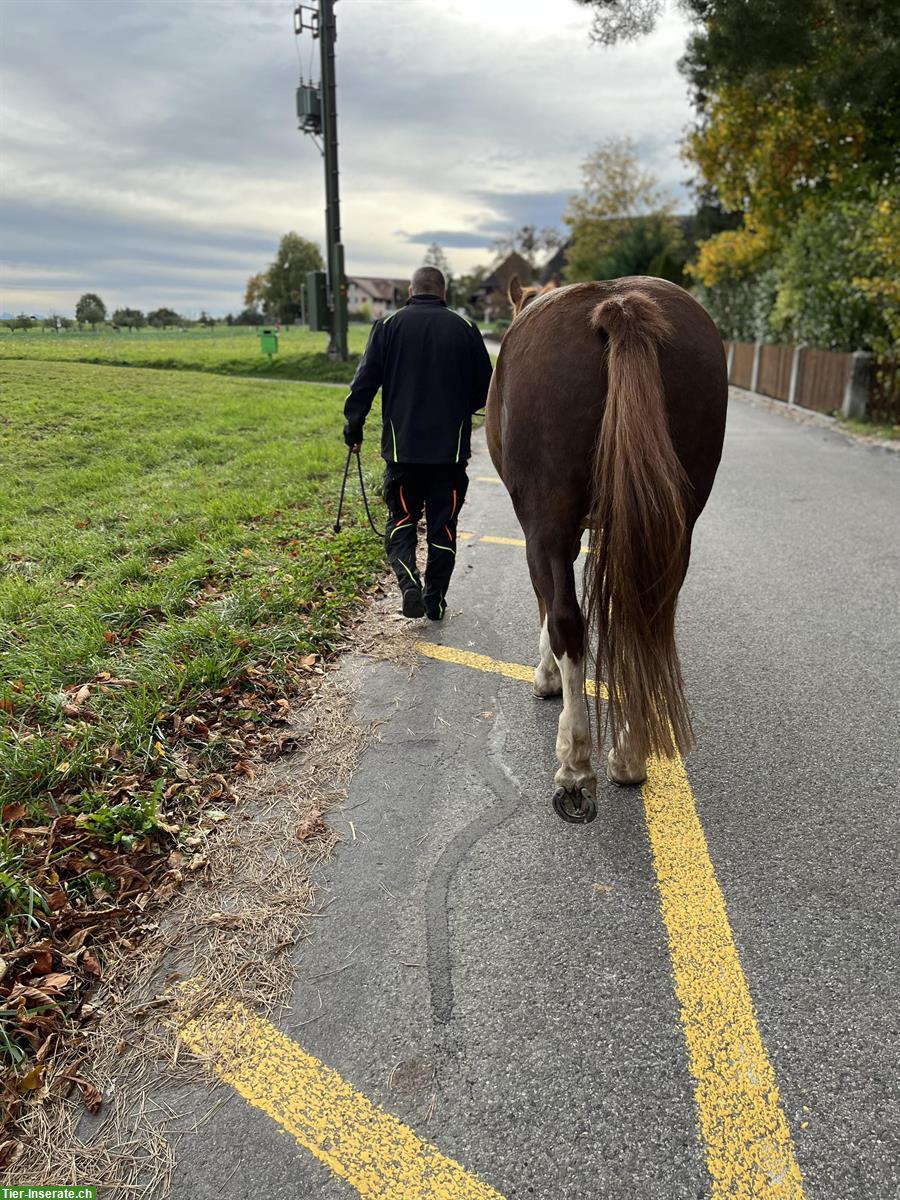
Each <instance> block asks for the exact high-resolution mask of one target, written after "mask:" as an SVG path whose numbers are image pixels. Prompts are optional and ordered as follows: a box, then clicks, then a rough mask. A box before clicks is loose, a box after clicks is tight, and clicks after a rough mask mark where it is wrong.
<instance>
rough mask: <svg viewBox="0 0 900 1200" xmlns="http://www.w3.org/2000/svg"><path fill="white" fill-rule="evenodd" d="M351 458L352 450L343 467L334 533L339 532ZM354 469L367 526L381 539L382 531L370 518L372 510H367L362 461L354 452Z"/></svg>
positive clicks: (367, 498)
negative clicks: (357, 474) (364, 508)
mask: <svg viewBox="0 0 900 1200" xmlns="http://www.w3.org/2000/svg"><path fill="white" fill-rule="evenodd" d="M352 457H353V450H352V449H351V450H348V451H347V462H346V464H345V465H344V478H343V480H342V482H341V498H340V500H339V501H338V510H337V520H336V521H335V523H334V532H335V533H340V532H341V513H342V512H343V511H344V492H345V491H346V490H347V476H348V475H349V474H350V459H351V458H352ZM356 469H357V471H358V472H359V490H360V491H361V492H362V498H363V504H364V505H365V507H366V516H367V517H368V519H369V524H370V525H371V527H372V532H373V533H374V534H375V535H376V537H380V538H383V537H384V530H383V529H379V528H378V526H377V525H376V524H375V521H374V520H373V518H372V510H371V509H370V508H369V497H368V496H367V495H366V485H365V482H364V481H363V470H362V459H361V458H360V457H359V451H357V452H356Z"/></svg>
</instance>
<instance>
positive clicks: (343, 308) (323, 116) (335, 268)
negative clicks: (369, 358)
mask: <svg viewBox="0 0 900 1200" xmlns="http://www.w3.org/2000/svg"><path fill="white" fill-rule="evenodd" d="M334 5H335V0H318V4H317V6H316V7H313V6H311V5H308V4H299V5H298V6H297V7H296V8H295V9H294V33H295V34H297V35H298V36H299V34H301V33H302V32H303V30H304V29H309V30H310V31H311V32H312V36H313V37H314V38H317V39H318V41H319V50H320V76H319V83H318V86H316V85H314V84H313V83H312V82H311V81H310V82H309V83H308V84H307V83H304V81H303V80H302V79H301V81H300V86H299V87H298V88H297V116H298V117H299V119H300V128H301V129H302V130H303V131H304V133H309V134H311V135H312V136H313V139H314V140H315V138H316V136H317V135H318V136H321V138H322V145H321V147H320V150H321V153H322V155H323V157H324V160H325V246H326V265H327V293H326V304H327V309H328V324H327V326H325V325H324V324H323V317H324V315H325V314H324V313H321V312H320V311H319V308H320V305H318V304H317V302H316V296H317V292H318V281H317V280H316V279H315V278H312V277H310V278H309V280H308V285H307V308H308V313H309V320H310V324H311V325H314V327H315V328H317V329H321V328H326V327H327V328H328V330H329V332H330V334H331V337H330V339H329V343H328V353H329V355H330V357H332V358H337V359H340V360H341V361H342V362H346V361H347V357H348V354H347V279H346V276H345V275H344V247H343V244H342V243H341V200H340V175H339V171H338V136H337V81H336V79H335V53H334V44H335V42H336V41H337V27H336V23H335V19H334ZM310 292H311V293H312V294H311V295H310Z"/></svg>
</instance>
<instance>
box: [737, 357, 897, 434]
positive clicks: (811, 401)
mask: <svg viewBox="0 0 900 1200" xmlns="http://www.w3.org/2000/svg"><path fill="white" fill-rule="evenodd" d="M725 353H726V354H727V356H728V365H729V375H728V381H729V383H731V384H733V385H734V386H735V387H739V388H746V389H748V390H750V391H756V392H758V393H759V394H760V395H762V396H771V397H772V398H773V399H775V400H784V401H785V402H786V403H788V404H797V405H799V406H800V407H801V408H808V409H812V410H813V411H814V412H820V413H827V414H828V415H834V414H836V413H843V415H844V416H845V417H856V418H859V417H866V418H867V419H869V420H871V421H878V422H882V423H886V424H898V423H900V361H898V360H897V359H891V358H873V356H872V355H870V354H842V353H837V352H835V351H833V350H817V349H815V348H814V347H812V346H770V345H768V344H766V343H763V342H725Z"/></svg>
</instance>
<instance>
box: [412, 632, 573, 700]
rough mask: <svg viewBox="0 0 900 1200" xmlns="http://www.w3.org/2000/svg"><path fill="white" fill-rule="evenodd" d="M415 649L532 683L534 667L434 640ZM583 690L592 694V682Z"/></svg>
mask: <svg viewBox="0 0 900 1200" xmlns="http://www.w3.org/2000/svg"><path fill="white" fill-rule="evenodd" d="M416 649H417V650H418V651H419V653H420V654H424V655H426V656H427V657H428V658H436V659H438V660H439V661H440V662H448V663H455V664H456V666H458V667H469V668H470V669H471V670H473V671H485V672H487V673H488V674H491V675H505V676H506V677H507V679H520V680H522V682H523V683H534V667H526V666H523V665H522V663H509V662H498V661H497V659H494V658H488V657H487V655H486V654H473V653H472V651H471V650H457V648H456V647H455V646H439V645H438V644H437V643H436V642H416ZM584 690H585V691H586V692H587V694H588V695H589V696H593V694H594V682H593V680H592V679H587V680H585V685H584Z"/></svg>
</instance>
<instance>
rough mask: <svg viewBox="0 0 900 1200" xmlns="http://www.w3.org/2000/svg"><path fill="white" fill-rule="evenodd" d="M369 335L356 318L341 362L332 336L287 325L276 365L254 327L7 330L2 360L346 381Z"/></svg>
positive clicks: (0, 339) (1, 344)
mask: <svg viewBox="0 0 900 1200" xmlns="http://www.w3.org/2000/svg"><path fill="white" fill-rule="evenodd" d="M368 336H369V326H368V325H362V324H360V323H358V322H351V324H350V333H349V345H350V361H349V362H346V363H339V362H332V360H331V359H329V358H328V355H327V354H326V352H325V351H326V348H327V345H328V335H327V334H324V333H313V332H312V331H311V330H308V329H298V328H289V329H283V330H282V331H281V332H280V334H279V347H278V354H277V355H276V356H275V358H274V359H273V361H272V363H271V365H270V364H269V361H268V359H267V357H266V355H265V354H263V353H262V351H261V350H260V348H259V333H258V330H256V329H254V328H252V327H250V326H241V325H237V326H224V325H219V326H216V327H215V328H213V329H192V330H188V331H187V332H185V333H179V332H178V331H177V330H170V331H166V330H155V329H144V330H141V331H140V332H137V333H108V332H99V333H91V332H77V333H58V334H57V333H47V332H44V331H42V330H30V331H29V332H28V333H22V332H18V333H9V332H8V331H7V332H6V333H5V334H4V335H3V336H0V360H3V359H25V360H28V361H30V360H41V361H51V362H55V361H64V362H85V363H99V364H104V365H108V366H128V367H153V368H164V369H166V370H173V371H177V370H184V371H213V372H215V373H216V374H220V375H268V376H273V377H275V378H276V379H303V380H313V381H317V382H318V381H321V382H333V383H345V382H347V381H349V380H350V379H352V377H353V372H354V370H355V369H356V363H357V360H358V358H359V355H360V353H361V352H362V350H363V349H364V348H365V344H366V339H367V338H368Z"/></svg>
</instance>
